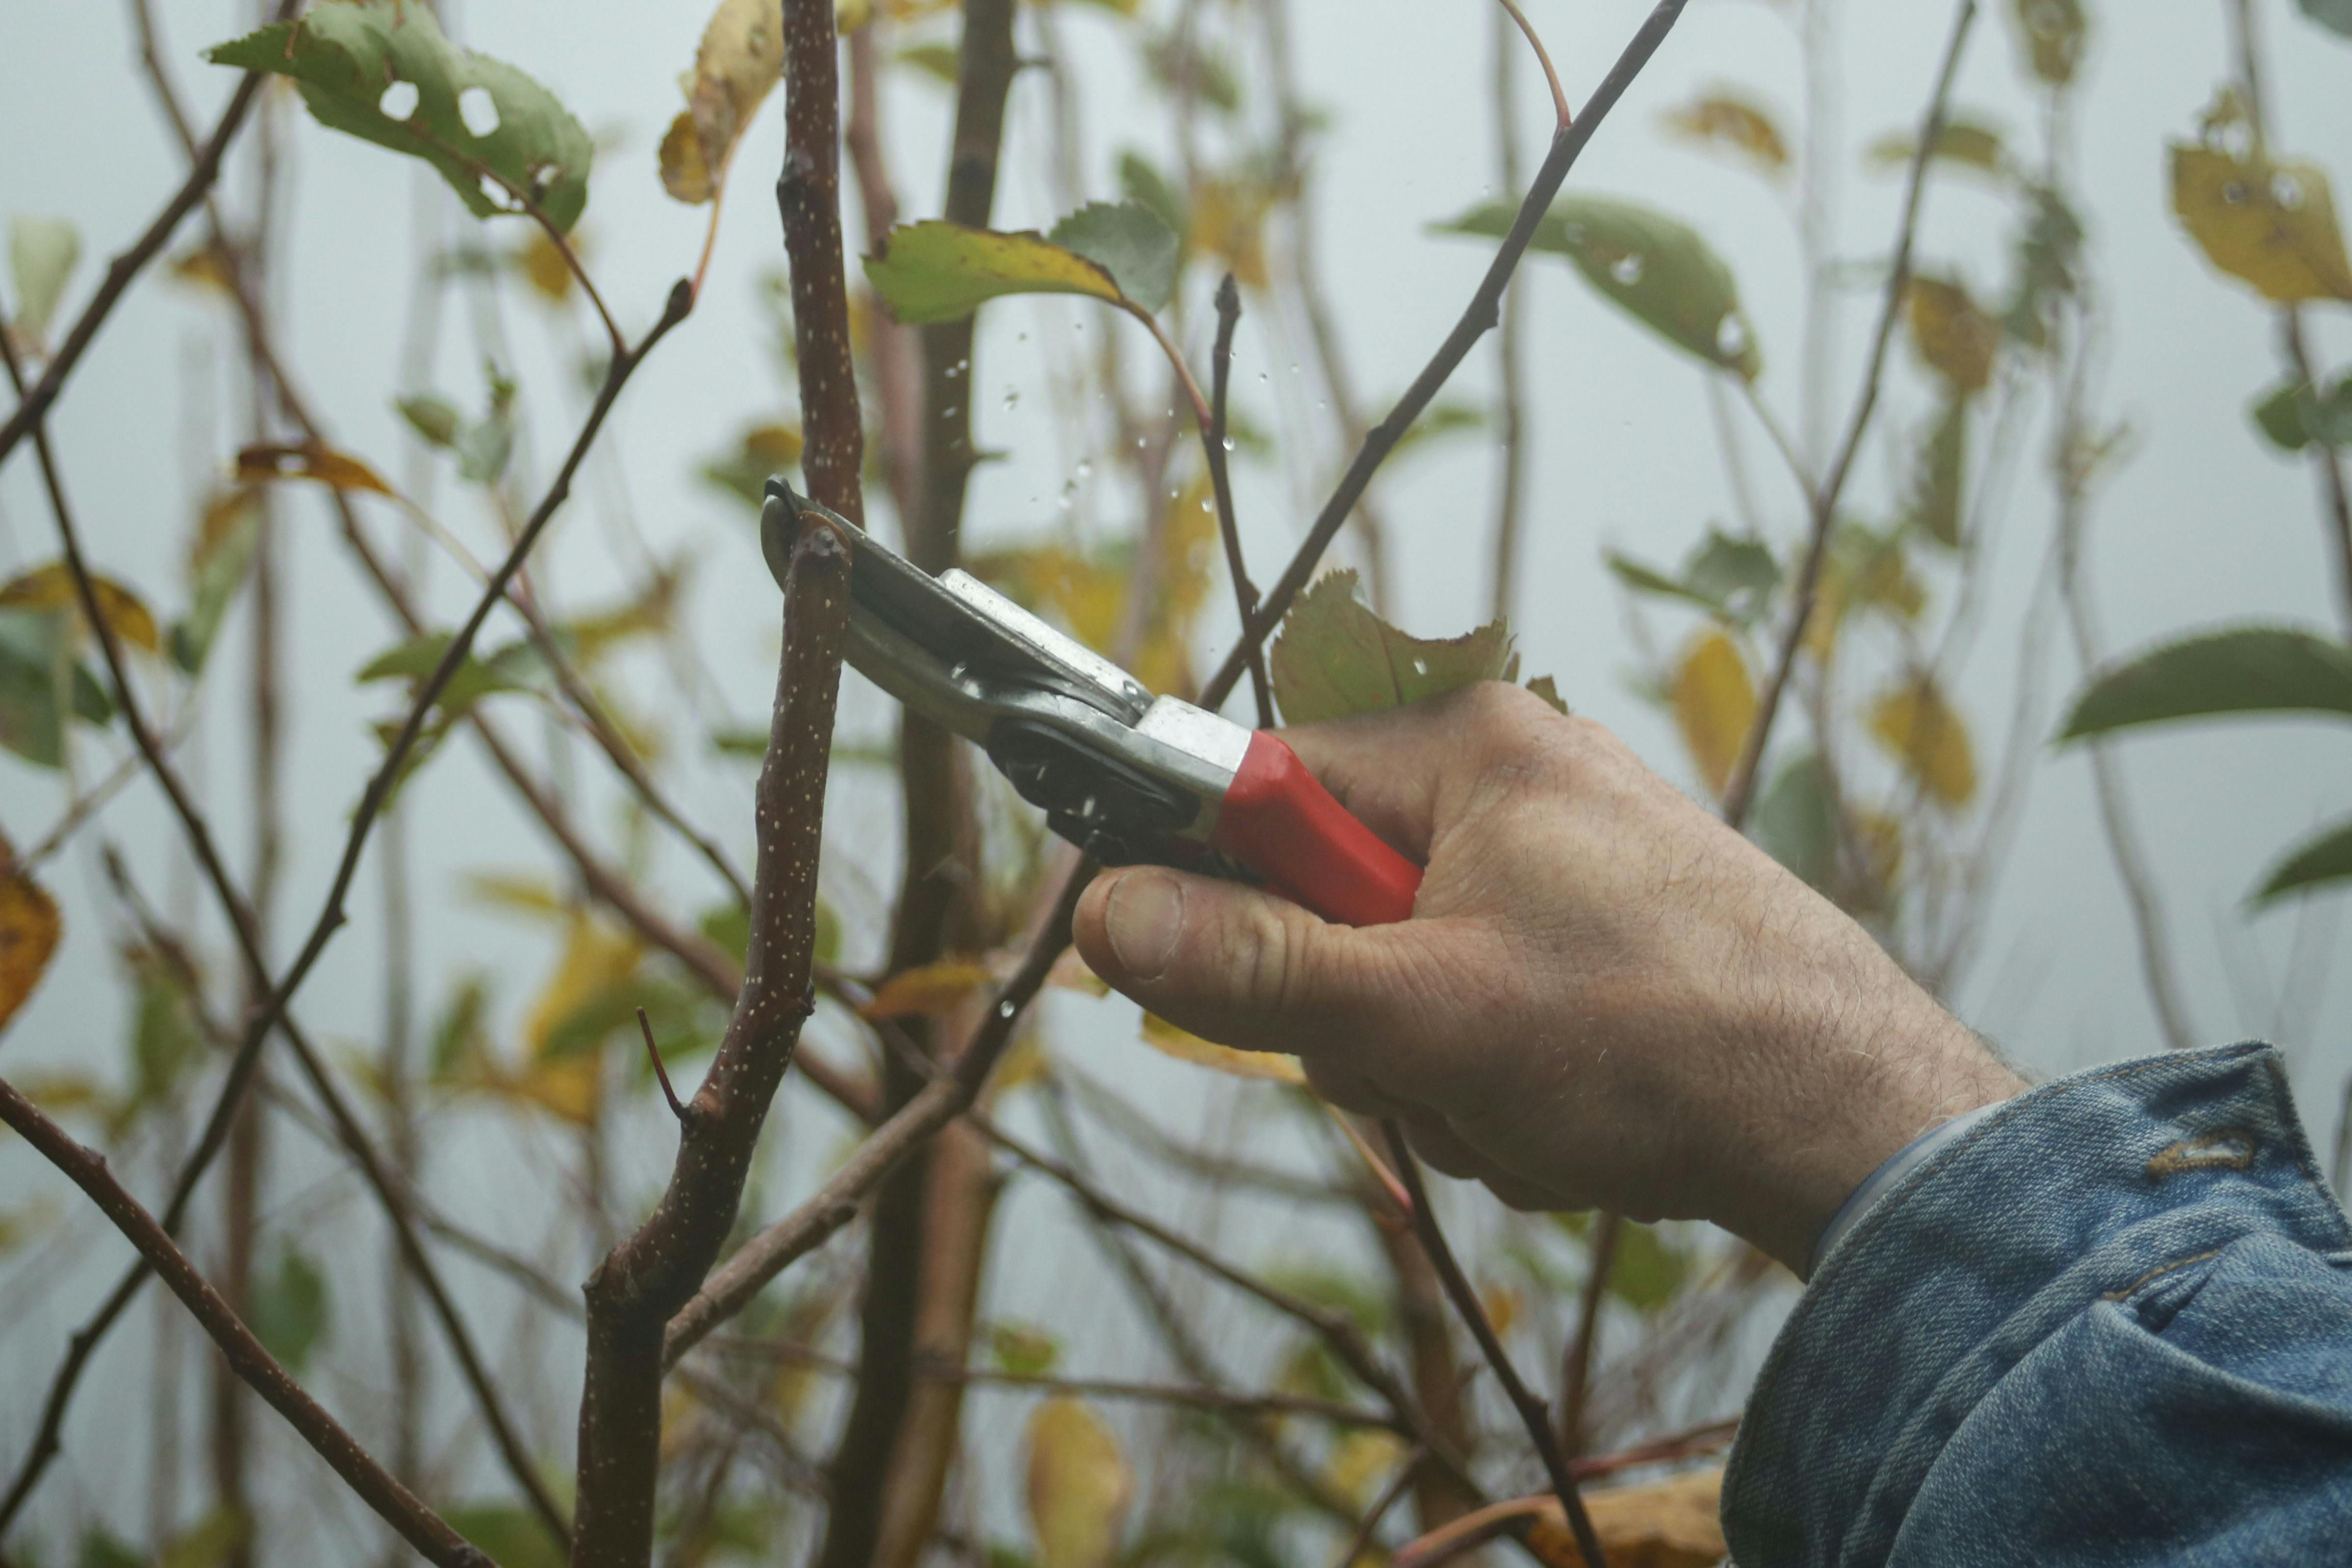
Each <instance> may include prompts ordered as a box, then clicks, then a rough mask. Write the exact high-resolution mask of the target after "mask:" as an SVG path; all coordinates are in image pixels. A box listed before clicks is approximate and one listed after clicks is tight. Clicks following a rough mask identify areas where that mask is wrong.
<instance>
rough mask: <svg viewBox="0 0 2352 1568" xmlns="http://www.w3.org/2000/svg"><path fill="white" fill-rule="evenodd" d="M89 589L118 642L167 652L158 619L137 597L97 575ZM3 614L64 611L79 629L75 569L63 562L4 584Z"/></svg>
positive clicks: (1, 589)
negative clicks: (9, 612) (10, 612)
mask: <svg viewBox="0 0 2352 1568" xmlns="http://www.w3.org/2000/svg"><path fill="white" fill-rule="evenodd" d="M89 586H90V596H91V597H92V598H94V599H96V600H97V601H98V612H99V613H100V615H102V616H104V617H105V618H106V624H107V629H108V630H109V631H110V632H113V633H114V635H115V637H116V639H117V640H118V641H121V642H123V643H129V644H130V645H131V646H132V647H134V648H138V649H141V650H142V651H143V652H146V653H162V652H163V637H162V635H161V634H160V633H158V632H156V630H155V617H154V615H153V613H152V612H150V611H149V610H148V608H147V606H146V605H145V604H144V603H143V602H142V601H141V600H140V598H139V596H138V595H137V594H135V593H133V592H131V590H129V589H127V588H125V587H123V586H122V584H121V583H119V582H117V581H115V580H113V579H112V578H110V577H100V575H98V574H97V573H96V572H92V573H90V578H89ZM0 610H16V611H44V610H53V611H60V612H64V613H65V614H66V615H68V616H69V617H71V618H72V621H73V622H74V624H75V625H76V626H80V625H81V624H83V622H82V611H81V594H80V592H79V591H78V590H77V589H76V587H75V585H74V580H73V570H72V569H71V568H70V567H68V566H67V565H66V563H65V562H64V561H61V560H53V561H51V562H49V563H48V565H47V566H38V567H35V568H34V569H33V570H30V571H27V572H24V573H22V574H20V575H19V576H17V577H16V578H13V579H11V580H9V581H8V582H6V583H5V584H0Z"/></svg>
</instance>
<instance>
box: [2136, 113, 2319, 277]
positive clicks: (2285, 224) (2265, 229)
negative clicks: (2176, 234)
mask: <svg viewBox="0 0 2352 1568" xmlns="http://www.w3.org/2000/svg"><path fill="white" fill-rule="evenodd" d="M2172 210H2173V213H2174V214H2175V215H2176V216H2178V217H2179V219H2180V222H2181V224H2182V225H2183V226H2185V227H2186V228H2187V229H2188V230H2189V237H2190V238H2192V239H2194V240H2195V241H2196V242H2197V243H2198V245H2199V246H2200V247H2202V248H2203V250H2204V252H2205V257H2206V259H2207V260H2209V261H2210V262H2211V263H2212V264H2213V265H2214V266H2215V267H2220V268H2221V270H2222V271H2224V272H2226V273H2228V274H2230V275H2231V277H2238V278H2242V279H2243V280H2244V281H2246V282H2248V283H2251V284H2252V285H2253V286H2254V287H2255V288H2256V289H2257V290H2259V291H2260V292H2261V294H2262V296H2263V298H2265V299H2275V300H2278V301H2280V302H2281V303H2283V304H2294V303H2296V302H2298V301H2302V300H2306V299H2347V300H2352V264H2348V263H2347V261H2346V259H2345V254H2344V235H2343V232H2342V231H2341V230H2340V229H2339V228H2337V226H2336V199H2335V197H2334V196H2333V195H2332V194H2330V193H2329V191H2328V186H2327V175H2326V172H2324V171H2323V170H2321V169H2320V168H2319V166H2318V165H2317V164H2315V163H2303V162H2288V161H2283V160H2278V159H2272V160H2269V161H2267V162H2265V161H2260V160H2255V159H2251V158H2243V159H2242V158H2234V157H2231V155H2230V154H2229V153H2227V152H2221V151H2219V150H2217V149H2215V148H2211V147H2203V146H2198V145H2194V144H2191V143H2188V142H2176V143H2174V144H2173V148H2172Z"/></svg>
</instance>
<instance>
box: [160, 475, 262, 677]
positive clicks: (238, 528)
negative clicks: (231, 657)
mask: <svg viewBox="0 0 2352 1568" xmlns="http://www.w3.org/2000/svg"><path fill="white" fill-rule="evenodd" d="M260 543H261V496H260V493H259V492H258V491H257V490H256V489H255V488H253V486H249V485H240V486H236V487H235V488H232V489H228V490H224V491H222V492H220V493H219V494H218V495H216V496H215V497H213V498H212V500H210V501H209V502H207V503H206V504H205V509H204V513H203V515H202V516H201V517H199V518H198V519H197V522H196V542H195V545H194V548H193V549H190V550H189V552H188V612H187V613H186V614H185V615H184V616H182V617H181V618H180V619H179V620H178V621H177V622H173V626H172V632H171V649H172V662H173V664H177V665H179V666H180V668H181V669H183V670H184V671H186V672H187V673H188V674H191V675H194V674H199V673H201V672H202V671H203V669H204V667H205V659H206V658H207V657H208V656H209V655H210V654H211V653H212V646H213V640H214V639H215V637H217V636H219V635H220V627H221V622H222V620H223V619H224V618H225V617H226V615H227V614H228V607H229V604H230V602H231V601H233V600H235V599H236V591H237V590H238V589H239V588H242V587H243V586H244V585H245V580H246V577H247V573H248V572H249V571H250V570H252V567H253V552H254V551H255V549H257V548H258V547H259V545H260Z"/></svg>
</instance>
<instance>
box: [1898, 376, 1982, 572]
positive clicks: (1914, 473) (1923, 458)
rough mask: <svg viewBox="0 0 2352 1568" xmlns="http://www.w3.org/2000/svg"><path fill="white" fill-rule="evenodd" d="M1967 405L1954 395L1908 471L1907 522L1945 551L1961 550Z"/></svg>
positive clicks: (1967, 420) (1967, 451)
mask: <svg viewBox="0 0 2352 1568" xmlns="http://www.w3.org/2000/svg"><path fill="white" fill-rule="evenodd" d="M1968 460H1969V404H1968V400H1967V399H1966V398H1963V397H1960V396H1958V395H1954V396H1952V397H1950V398H1948V399H1947V400H1946V402H1945V403H1944V409H1943V412H1942V413H1939V414H1937V416H1936V423H1935V426H1934V428H1932V429H1931V430H1929V431H1928V433H1927V441H1926V442H1925V443H1923V444H1921V446H1920V448H1919V453H1918V456H1917V458H1916V460H1915V462H1914V463H1913V465H1912V470H1911V495H1910V497H1909V512H1908V516H1907V518H1906V520H1907V521H1908V522H1910V523H1911V524H1912V525H1913V526H1914V527H1916V528H1919V529H1921V530H1922V531H1923V532H1925V533H1926V534H1927V537H1928V538H1931V539H1934V540H1935V541H1936V542H1937V544H1939V545H1942V546H1943V547H1944V548H1945V549H1959V548H1960V529H1961V526H1962V524H1963V522H1964V520H1965V517H1964V513H1963V508H1962V507H1961V496H1960V489H1961V486H1962V485H1963V484H1964V483H1965V482H1966V481H1967V477H1968Z"/></svg>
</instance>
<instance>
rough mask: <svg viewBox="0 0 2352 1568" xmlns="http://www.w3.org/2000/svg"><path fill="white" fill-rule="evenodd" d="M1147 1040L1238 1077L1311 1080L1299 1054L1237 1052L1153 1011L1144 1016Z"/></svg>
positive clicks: (1169, 1053)
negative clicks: (1204, 1038)
mask: <svg viewBox="0 0 2352 1568" xmlns="http://www.w3.org/2000/svg"><path fill="white" fill-rule="evenodd" d="M1143 1043H1144V1044H1146V1045H1148V1046H1150V1048H1151V1049H1152V1050H1154V1051H1159V1052H1160V1054H1161V1055H1163V1056H1172V1057H1174V1058H1176V1059H1177V1060H1178V1061H1190V1062H1192V1063H1194V1064H1195V1065H1197V1066H1201V1067H1213V1068H1214V1069H1216V1070H1217V1071H1219V1072H1224V1073H1230V1074H1232V1075H1233V1076H1234V1077H1235V1078H1255V1079H1259V1080H1262V1081H1264V1082H1269V1083H1304V1082H1307V1072H1306V1070H1305V1069H1304V1068H1302V1067H1300V1066H1299V1065H1298V1058H1297V1057H1295V1056H1276V1055H1275V1054H1273V1053H1272V1052H1270V1051H1235V1050H1234V1048H1233V1047H1231V1046H1229V1045H1217V1044H1213V1043H1212V1042H1211V1041H1209V1040H1202V1038H1201V1037H1200V1036H1199V1035H1197V1034H1189V1033H1187V1032H1185V1031H1184V1030H1181V1029H1178V1028H1177V1027H1176V1026H1175V1025H1174V1024H1172V1023H1170V1022H1169V1021H1168V1020H1167V1019H1163V1018H1160V1017H1158V1016H1156V1015H1154V1014H1151V1013H1146V1014H1144V1015H1143Z"/></svg>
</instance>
